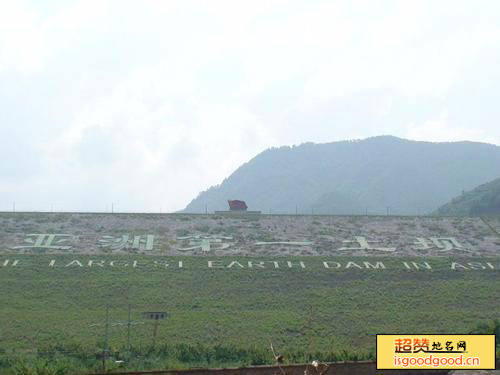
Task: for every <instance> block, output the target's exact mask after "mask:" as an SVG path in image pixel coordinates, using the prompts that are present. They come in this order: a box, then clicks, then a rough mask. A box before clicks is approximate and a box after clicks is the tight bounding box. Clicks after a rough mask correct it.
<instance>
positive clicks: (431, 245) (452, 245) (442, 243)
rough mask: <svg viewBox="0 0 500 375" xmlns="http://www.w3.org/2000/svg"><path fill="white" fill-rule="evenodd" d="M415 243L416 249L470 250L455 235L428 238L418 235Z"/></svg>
mask: <svg viewBox="0 0 500 375" xmlns="http://www.w3.org/2000/svg"><path fill="white" fill-rule="evenodd" d="M413 244H414V245H416V246H415V247H413V248H414V249H415V250H429V249H436V248H437V249H439V250H438V251H451V250H462V251H469V250H467V249H466V248H465V247H463V246H462V245H461V244H460V243H459V242H458V241H457V240H456V238H455V237H430V238H428V239H427V238H423V237H417V239H416V241H415V242H414V243H413Z"/></svg>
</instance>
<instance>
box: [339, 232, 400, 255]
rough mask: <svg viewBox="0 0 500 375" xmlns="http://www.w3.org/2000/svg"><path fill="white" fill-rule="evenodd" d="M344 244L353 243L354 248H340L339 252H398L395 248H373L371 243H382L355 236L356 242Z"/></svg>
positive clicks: (347, 241) (349, 241)
mask: <svg viewBox="0 0 500 375" xmlns="http://www.w3.org/2000/svg"><path fill="white" fill-rule="evenodd" d="M342 242H343V243H352V244H353V246H352V247H340V248H339V250H342V251H343V250H375V251H386V252H393V251H396V248H395V247H380V246H372V245H371V244H370V242H372V243H377V242H380V241H368V240H367V239H366V238H365V237H361V236H355V237H354V240H343V241H342Z"/></svg>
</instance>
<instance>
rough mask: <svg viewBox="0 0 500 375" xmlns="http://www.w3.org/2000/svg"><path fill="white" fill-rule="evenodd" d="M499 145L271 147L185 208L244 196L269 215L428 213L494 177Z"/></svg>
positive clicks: (386, 142) (388, 140) (377, 140)
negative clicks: (269, 213)
mask: <svg viewBox="0 0 500 375" xmlns="http://www.w3.org/2000/svg"><path fill="white" fill-rule="evenodd" d="M499 166H500V147H499V146H495V145H491V144H486V143H478V142H468V141H464V142H446V143H433V142H417V141H410V140H405V139H401V138H397V137H393V136H379V137H373V138H367V139H364V140H354V141H340V142H332V143H324V144H314V143H304V144H302V145H299V146H291V147H290V146H284V147H279V148H271V149H268V150H265V151H263V152H262V153H260V154H258V155H257V156H255V157H254V158H253V159H251V160H250V161H248V162H247V163H245V164H243V165H242V166H240V167H239V168H238V169H237V170H236V171H235V172H234V173H232V174H231V175H230V176H229V177H227V178H226V179H225V180H224V181H223V182H222V183H221V184H220V185H218V186H213V187H211V188H209V189H208V190H206V191H204V192H201V193H200V194H199V195H198V197H196V198H195V199H193V200H192V201H191V202H190V203H189V204H188V205H187V207H186V208H185V209H184V212H204V211H205V207H207V208H208V210H209V211H210V212H212V211H214V210H225V209H227V200H228V199H243V200H245V201H246V202H247V204H248V205H249V209H251V210H262V211H263V212H266V213H267V212H272V213H295V212H296V210H297V212H299V213H311V212H314V213H318V214H360V213H365V212H368V213H371V214H385V213H386V212H387V211H389V213H391V214H410V215H411V214H417V213H421V214H423V213H430V212H432V211H434V210H436V209H437V208H438V207H439V206H440V205H442V204H443V203H444V202H447V201H449V200H450V199H452V198H453V197H455V196H457V195H458V194H460V193H461V192H462V191H464V190H470V189H472V188H474V187H475V186H477V185H480V184H483V183H485V182H487V181H491V180H492V179H494V178H497V177H498V175H499V174H500V168H499Z"/></svg>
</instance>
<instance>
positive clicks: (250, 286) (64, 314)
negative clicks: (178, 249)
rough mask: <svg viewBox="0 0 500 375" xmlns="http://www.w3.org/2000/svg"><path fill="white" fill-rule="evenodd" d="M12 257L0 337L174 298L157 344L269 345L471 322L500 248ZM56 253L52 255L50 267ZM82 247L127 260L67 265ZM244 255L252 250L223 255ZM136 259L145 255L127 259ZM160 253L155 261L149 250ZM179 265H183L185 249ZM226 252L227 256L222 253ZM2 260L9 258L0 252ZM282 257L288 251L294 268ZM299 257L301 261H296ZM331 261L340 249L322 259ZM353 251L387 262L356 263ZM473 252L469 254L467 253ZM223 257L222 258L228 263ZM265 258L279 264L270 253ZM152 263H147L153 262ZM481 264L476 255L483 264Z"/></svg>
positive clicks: (493, 307)
mask: <svg viewBox="0 0 500 375" xmlns="http://www.w3.org/2000/svg"><path fill="white" fill-rule="evenodd" d="M15 258H16V259H19V264H18V265H17V266H15V267H11V266H6V267H0V285H1V291H0V294H1V301H2V303H1V305H0V348H1V349H2V350H3V351H7V352H9V351H12V350H14V349H16V350H21V349H34V348H39V347H43V346H46V345H49V344H54V343H58V344H65V345H66V344H68V345H70V344H77V345H80V346H83V347H86V348H89V349H92V348H98V347H99V345H102V344H100V343H102V340H103V332H104V328H103V326H91V325H92V324H94V323H102V322H103V321H104V318H105V306H106V304H107V303H109V305H110V319H111V320H112V321H117V320H126V319H127V305H128V304H131V305H132V319H133V320H143V321H144V319H143V318H142V316H141V312H143V311H151V310H160V311H162V310H166V311H168V312H169V314H170V316H169V318H168V319H167V320H166V321H163V322H161V324H160V325H159V327H158V338H157V342H158V344H162V343H189V344H193V343H201V344H204V345H219V344H224V345H231V346H237V347H242V348H248V347H262V346H264V347H266V346H267V345H268V342H269V339H272V340H273V342H274V343H275V345H276V346H277V347H279V348H281V349H282V350H294V349H297V348H302V349H304V348H307V349H308V350H311V351H316V350H320V351H321V350H323V351H324V350H328V351H329V350H338V351H340V350H343V349H349V350H355V351H368V350H370V349H373V348H374V345H375V334H376V333H399V332H406V333H463V332H468V331H470V330H471V329H472V328H474V327H475V326H476V325H477V323H478V322H481V321H485V320H489V319H494V318H498V317H499V311H500V302H499V301H500V282H499V271H498V267H499V262H498V258H489V259H488V258H481V259H473V260H474V261H475V262H482V263H483V264H485V262H486V261H489V262H490V264H491V265H493V266H494V268H495V269H494V270H493V269H490V268H486V269H476V270H471V269H469V270H463V269H457V270H451V269H450V263H451V262H452V261H460V259H457V258H453V259H449V258H438V257H435V258H382V257H377V258H370V257H363V258H356V257H329V258H323V257H286V258H277V257H274V258H269V259H265V258H259V259H258V260H264V261H266V260H267V261H279V262H280V264H281V267H280V268H279V269H276V268H274V267H273V268H265V269H258V268H252V269H248V268H244V269H241V268H240V267H239V266H237V267H233V268H230V269H228V268H225V269H224V268H217V269H215V268H214V269H210V268H208V267H207V259H210V258H202V257H169V258H168V259H169V263H170V266H169V267H168V268H164V267H163V266H161V265H162V264H163V263H162V262H164V261H165V258H162V257H151V256H133V257H131V256H109V257H106V256H99V257H98V258H96V257H86V256H79V257H75V256H53V255H52V256H48V255H47V256H44V255H39V256H29V255H18V256H16V257H15ZM51 259H56V260H57V263H56V265H55V267H49V266H48V264H49V262H50V260H51ZM74 259H79V261H80V262H81V263H82V265H84V266H86V264H87V262H88V260H89V259H93V260H108V261H109V260H110V259H114V260H115V261H118V260H120V261H121V263H119V262H117V263H118V264H121V265H122V266H121V267H115V268H111V267H109V266H108V267H95V266H94V267H91V268H89V267H80V266H78V265H72V266H69V267H64V265H67V264H68V263H70V262H71V261H72V260H74ZM235 259H237V260H239V261H240V264H242V265H246V264H247V262H248V261H249V260H253V261H256V259H253V258H241V257H240V258H231V259H223V262H222V263H223V264H225V265H227V264H228V263H230V261H231V260H235ZM133 260H138V267H137V268H132V267H131V266H129V267H123V265H124V264H125V263H126V262H128V263H129V264H130V265H132V262H133ZM155 260H157V261H158V262H159V265H160V266H158V267H153V266H152V265H153V262H154V261H155ZM180 260H181V261H182V262H183V268H178V263H177V262H178V261H180ZM217 260H220V258H217ZM0 261H4V259H0ZM286 261H292V262H293V263H292V264H293V267H292V268H288V267H287V266H286ZM299 261H303V262H304V264H305V265H306V268H305V269H302V268H301V267H299V266H298V265H297V264H298V262H299ZM323 261H330V262H332V261H336V262H338V263H340V264H341V268H338V269H333V268H330V269H326V268H325V267H324V266H323V264H322V262H323ZM349 261H354V262H356V264H358V265H363V262H364V261H367V262H371V263H372V264H375V263H376V262H377V261H382V262H383V263H384V265H385V267H386V269H366V268H364V267H363V269H359V268H357V267H354V266H352V264H351V267H350V268H348V269H346V268H345V265H347V263H348V262H349ZM403 261H407V262H412V261H416V262H419V263H422V262H424V261H427V262H428V263H429V264H431V265H432V269H431V270H428V269H421V270H408V269H406V268H405V267H403V265H402V262H403ZM470 261H471V259H470V258H468V259H463V261H461V263H462V264H466V263H467V262H470ZM222 263H220V264H218V263H216V264H215V265H222ZM269 264H271V265H272V263H271V262H269ZM148 265H149V266H148ZM476 268H477V267H476ZM152 331H153V325H152V322H151V321H145V324H141V325H135V326H133V327H132V330H131V342H132V344H133V345H134V346H141V345H142V346H145V345H149V344H150V343H151V340H152ZM126 339H127V329H126V326H114V327H111V329H110V346H112V347H121V346H124V345H125V343H126Z"/></svg>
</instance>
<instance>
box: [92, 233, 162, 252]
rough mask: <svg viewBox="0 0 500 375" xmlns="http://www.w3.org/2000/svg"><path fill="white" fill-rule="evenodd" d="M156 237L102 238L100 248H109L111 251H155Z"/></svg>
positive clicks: (124, 236)
mask: <svg viewBox="0 0 500 375" xmlns="http://www.w3.org/2000/svg"><path fill="white" fill-rule="evenodd" d="M154 237H155V236H154V235H151V234H148V235H142V236H129V235H128V234H124V235H122V236H120V237H114V236H102V238H101V239H100V240H99V246H100V247H107V248H110V249H111V250H122V249H136V250H147V251H149V250H153V242H154Z"/></svg>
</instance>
